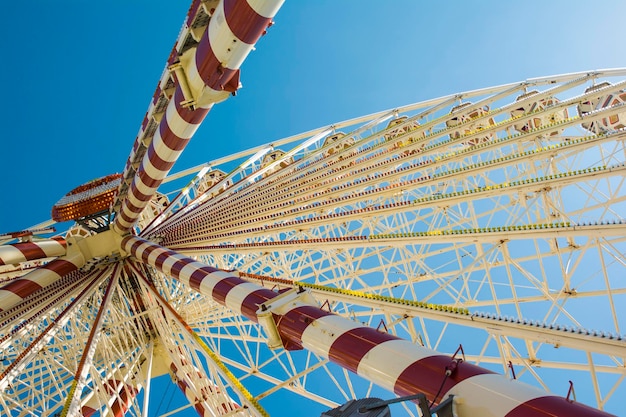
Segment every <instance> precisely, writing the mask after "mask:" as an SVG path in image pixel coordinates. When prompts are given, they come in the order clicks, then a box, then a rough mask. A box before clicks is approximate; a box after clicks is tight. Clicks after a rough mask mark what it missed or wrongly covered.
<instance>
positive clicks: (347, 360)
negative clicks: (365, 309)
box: [328, 327, 398, 373]
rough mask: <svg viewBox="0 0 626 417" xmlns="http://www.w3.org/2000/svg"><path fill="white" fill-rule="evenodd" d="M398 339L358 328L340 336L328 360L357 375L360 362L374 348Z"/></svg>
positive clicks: (370, 329) (368, 328) (367, 328)
mask: <svg viewBox="0 0 626 417" xmlns="http://www.w3.org/2000/svg"><path fill="white" fill-rule="evenodd" d="M397 339H398V338H397V337H395V336H392V335H390V334H387V333H382V332H379V331H378V330H375V329H372V328H370V327H357V328H356V329H352V330H349V331H347V332H345V333H344V334H342V335H341V336H339V337H338V338H337V339H336V340H335V341H334V342H333V344H332V346H331V347H330V350H329V352H328V359H330V360H331V361H333V362H335V363H337V364H339V365H340V366H343V367H344V368H346V369H348V370H350V371H352V372H354V373H356V371H357V368H358V367H359V362H361V359H362V358H363V356H365V355H366V354H367V352H369V351H370V350H371V349H372V348H374V347H376V346H378V345H379V344H381V343H383V342H387V341H389V340H397Z"/></svg>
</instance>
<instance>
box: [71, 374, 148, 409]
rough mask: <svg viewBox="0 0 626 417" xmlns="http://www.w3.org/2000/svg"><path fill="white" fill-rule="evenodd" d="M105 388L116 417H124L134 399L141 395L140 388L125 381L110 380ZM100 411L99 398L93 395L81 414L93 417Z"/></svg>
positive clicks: (109, 405)
mask: <svg viewBox="0 0 626 417" xmlns="http://www.w3.org/2000/svg"><path fill="white" fill-rule="evenodd" d="M104 388H105V390H106V392H107V395H109V396H110V399H109V401H108V403H107V406H108V407H109V408H110V409H111V411H112V412H113V415H114V416H115V417H122V416H123V415H124V414H125V413H126V411H127V410H128V408H129V407H130V404H131V403H132V401H133V398H135V396H136V395H137V394H138V393H139V389H138V387H134V386H132V385H128V384H125V383H124V381H119V380H117V379H109V380H108V381H106V382H105V383H104ZM100 409H101V407H100V403H99V400H98V397H97V396H96V395H92V396H91V398H90V399H89V401H87V402H86V403H85V404H84V405H83V406H82V407H81V409H80V412H81V415H82V416H83V417H91V416H92V415H94V414H96V413H97V412H98V411H99V410H100Z"/></svg>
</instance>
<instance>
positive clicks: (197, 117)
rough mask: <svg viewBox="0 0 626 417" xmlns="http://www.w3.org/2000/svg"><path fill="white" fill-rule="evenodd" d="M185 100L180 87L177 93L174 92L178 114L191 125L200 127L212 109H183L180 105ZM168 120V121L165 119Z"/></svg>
mask: <svg viewBox="0 0 626 417" xmlns="http://www.w3.org/2000/svg"><path fill="white" fill-rule="evenodd" d="M184 100H185V97H184V96H183V92H182V90H181V89H180V87H177V88H176V92H174V105H175V106H176V112H177V113H178V115H179V116H180V118H181V119H183V120H184V121H186V122H187V123H189V124H191V125H199V124H200V123H202V121H203V120H204V118H205V117H206V115H207V114H208V113H209V110H210V108H208V109H205V108H202V107H200V108H196V109H195V110H191V109H189V108H185V107H183V106H182V105H181V104H180V103H181V102H183V101H184ZM163 120H166V119H163Z"/></svg>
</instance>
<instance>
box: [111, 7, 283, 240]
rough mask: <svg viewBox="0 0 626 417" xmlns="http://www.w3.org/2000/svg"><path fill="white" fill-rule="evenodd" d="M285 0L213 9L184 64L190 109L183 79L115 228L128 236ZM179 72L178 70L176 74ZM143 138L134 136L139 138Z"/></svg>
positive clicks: (234, 81) (230, 88)
mask: <svg viewBox="0 0 626 417" xmlns="http://www.w3.org/2000/svg"><path fill="white" fill-rule="evenodd" d="M283 1H284V0H224V1H221V2H220V3H219V5H218V7H217V9H216V10H215V12H214V14H213V16H212V18H211V20H210V22H209V25H208V27H207V29H206V31H205V33H204V35H203V37H202V39H201V40H200V43H199V44H198V47H197V48H196V49H195V51H191V52H190V53H192V54H193V57H185V56H182V57H181V60H187V61H189V62H188V64H187V65H186V66H185V70H186V73H185V75H183V73H181V74H180V75H177V76H185V77H186V79H185V85H188V86H189V87H190V89H191V90H192V91H193V92H194V98H193V102H194V104H193V108H191V107H184V105H183V102H187V101H188V100H189V98H186V97H185V96H184V93H183V87H182V85H181V80H178V85H177V87H176V92H175V93H174V97H173V98H172V99H171V100H170V102H169V104H168V106H167V109H166V111H165V117H163V119H162V120H161V122H160V123H159V128H158V129H157V131H156V132H155V134H154V138H153V139H152V141H151V142H150V145H149V147H148V151H147V152H146V154H145V156H144V157H143V160H142V161H141V165H140V166H139V168H138V170H137V173H136V174H135V176H134V178H133V182H132V183H131V185H130V187H129V190H128V195H127V196H126V198H125V199H124V200H123V202H122V205H121V207H120V210H119V212H118V213H116V217H115V222H114V224H113V229H114V230H115V231H116V232H117V233H120V234H122V235H123V234H126V233H127V232H129V231H130V229H131V228H132V227H133V225H134V224H135V222H136V221H137V219H138V218H139V215H140V214H141V212H142V210H143V209H144V208H145V207H146V205H147V204H148V202H149V201H150V199H151V198H152V197H153V196H154V194H155V192H156V190H157V188H158V187H159V185H160V184H161V182H162V181H163V179H164V178H165V177H166V176H167V173H168V172H169V171H170V169H171V168H172V166H173V165H174V163H175V162H176V160H177V159H178V157H179V155H180V154H181V152H182V151H183V149H184V148H185V147H186V146H187V143H188V142H189V140H190V139H191V137H192V136H193V135H194V133H195V132H196V130H197V129H198V127H199V126H200V123H202V121H203V120H204V118H205V117H206V115H207V113H208V112H209V109H210V108H211V107H212V106H213V104H215V103H217V102H219V101H222V100H224V99H225V98H226V97H228V94H229V93H231V92H234V91H236V90H237V88H238V87H239V67H240V66H241V64H242V63H243V61H244V60H245V58H246V57H247V56H248V54H249V53H250V52H251V51H252V49H253V48H254V44H255V43H256V42H257V41H258V39H259V38H260V37H261V35H262V34H263V33H264V32H265V30H266V29H267V27H268V26H269V24H270V23H271V20H272V17H273V16H274V14H275V13H276V12H277V11H278V9H279V8H280V6H281V5H282V3H283ZM177 74H178V73H177ZM140 139H141V138H138V140H140Z"/></svg>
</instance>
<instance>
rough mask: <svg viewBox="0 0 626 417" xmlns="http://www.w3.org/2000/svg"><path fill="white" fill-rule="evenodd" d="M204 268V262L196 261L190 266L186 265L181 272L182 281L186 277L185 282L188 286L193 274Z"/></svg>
mask: <svg viewBox="0 0 626 417" xmlns="http://www.w3.org/2000/svg"><path fill="white" fill-rule="evenodd" d="M203 266H206V264H203V263H202V262H197V261H194V262H192V263H190V264H187V265H185V266H184V267H183V269H181V271H180V277H181V279H182V278H183V277H184V279H185V282H186V283H187V284H188V283H189V279H190V278H191V274H193V273H194V272H196V271H197V270H199V269H200V268H202V267H203Z"/></svg>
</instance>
